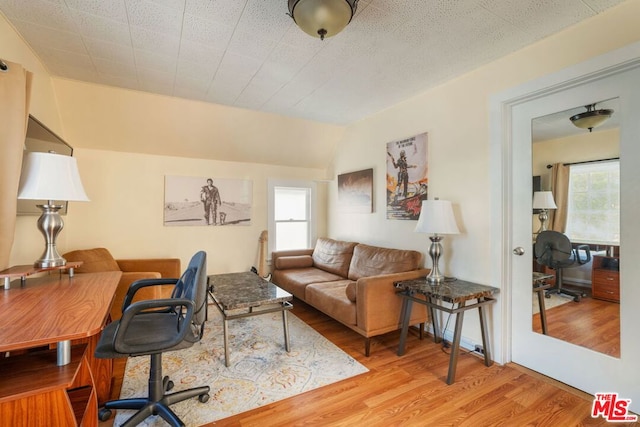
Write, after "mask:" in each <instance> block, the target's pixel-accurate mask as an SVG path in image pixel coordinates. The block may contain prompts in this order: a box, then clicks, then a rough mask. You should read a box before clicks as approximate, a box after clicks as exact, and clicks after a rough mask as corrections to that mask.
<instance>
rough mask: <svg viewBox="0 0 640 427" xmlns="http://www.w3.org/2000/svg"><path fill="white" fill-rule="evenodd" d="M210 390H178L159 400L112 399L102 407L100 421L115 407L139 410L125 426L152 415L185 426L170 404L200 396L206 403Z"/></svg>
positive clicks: (135, 423) (171, 423) (199, 388)
mask: <svg viewBox="0 0 640 427" xmlns="http://www.w3.org/2000/svg"><path fill="white" fill-rule="evenodd" d="M209 390H210V388H209V386H204V387H196V388H192V389H189V390H183V391H177V392H175V393H171V394H166V395H164V396H163V397H162V399H160V400H159V401H157V402H154V401H150V400H149V399H145V398H134V399H121V400H112V401H110V402H106V403H105V404H104V408H100V410H99V412H98V417H99V419H100V421H106V420H108V419H109V418H110V417H111V414H112V410H113V409H133V410H136V409H137V410H138V412H136V413H135V414H134V415H133V416H132V417H131V418H129V419H128V420H127V421H126V422H125V423H124V424H123V425H122V426H123V427H130V426H131V427H133V426H137V425H138V424H140V423H141V422H142V421H144V420H145V419H147V418H148V417H150V416H151V415H159V416H160V417H161V418H162V419H163V420H165V421H166V422H167V423H169V425H171V426H174V427H184V423H183V422H182V421H181V420H180V418H178V416H177V415H176V414H175V412H173V411H172V410H171V408H169V405H172V404H174V403H177V402H182V401H183V400H187V399H190V398H192V397H198V400H199V401H200V402H201V403H206V402H207V401H209ZM103 417H104V418H103Z"/></svg>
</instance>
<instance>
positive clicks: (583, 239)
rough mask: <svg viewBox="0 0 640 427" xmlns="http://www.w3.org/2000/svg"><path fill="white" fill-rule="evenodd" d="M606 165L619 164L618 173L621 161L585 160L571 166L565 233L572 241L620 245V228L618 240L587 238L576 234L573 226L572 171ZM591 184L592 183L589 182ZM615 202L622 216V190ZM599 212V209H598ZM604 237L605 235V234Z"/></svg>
mask: <svg viewBox="0 0 640 427" xmlns="http://www.w3.org/2000/svg"><path fill="white" fill-rule="evenodd" d="M606 165H617V167H618V173H619V172H620V161H619V160H618V159H609V160H601V161H595V162H584V163H576V164H574V165H571V166H570V171H569V193H568V197H569V200H568V203H569V206H568V211H567V226H566V230H565V233H566V234H567V235H568V236H569V238H570V239H571V241H575V242H577V243H586V244H593V245H606V246H608V245H614V246H618V245H620V230H619V229H618V240H617V241H616V240H607V239H604V238H601V239H590V238H586V237H582V236H579V235H578V236H576V235H575V234H574V231H573V229H572V228H571V213H572V208H573V203H574V201H573V200H572V191H571V179H573V176H572V173H573V170H575V169H577V170H580V169H583V170H584V169H588V168H589V167H593V168H594V169H597V168H598V166H606ZM589 184H591V183H589ZM607 195H609V196H610V193H607ZM609 201H610V202H613V201H612V200H609ZM615 202H617V204H618V217H619V216H620V192H619V191H618V199H617V200H615ZM596 212H597V211H596ZM618 224H620V220H619V219H618ZM603 237H604V236H603Z"/></svg>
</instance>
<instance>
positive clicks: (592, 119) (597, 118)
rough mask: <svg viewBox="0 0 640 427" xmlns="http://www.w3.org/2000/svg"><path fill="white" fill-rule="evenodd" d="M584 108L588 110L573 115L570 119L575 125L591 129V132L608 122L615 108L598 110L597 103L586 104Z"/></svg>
mask: <svg viewBox="0 0 640 427" xmlns="http://www.w3.org/2000/svg"><path fill="white" fill-rule="evenodd" d="M584 108H586V109H587V111H585V112H584V113H579V114H576V115H574V116H571V118H570V120H571V123H573V125H574V126H576V127H579V128H580V129H589V132H592V131H593V128H595V127H598V126H600V125H601V124H603V123H604V122H606V121H607V120H608V119H609V118H610V117H611V115H612V114H613V110H607V109H604V110H596V104H591V105H585V106H584Z"/></svg>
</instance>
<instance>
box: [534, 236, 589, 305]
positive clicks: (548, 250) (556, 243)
mask: <svg viewBox="0 0 640 427" xmlns="http://www.w3.org/2000/svg"><path fill="white" fill-rule="evenodd" d="M580 251H584V252H585V257H584V258H581V257H580ZM534 256H535V258H536V261H537V262H538V264H540V265H544V266H547V267H550V268H553V269H554V270H555V271H556V285H555V286H554V287H552V288H550V289H548V290H547V292H546V297H547V298H549V297H550V296H551V294H554V293H555V294H565V295H569V296H572V297H573V300H574V301H576V302H579V301H580V298H582V297H584V296H585V295H586V294H585V293H584V292H574V291H569V290H567V289H563V287H562V271H563V270H564V269H565V268H571V267H579V266H580V265H583V264H586V263H588V262H589V261H591V252H590V251H589V245H578V246H577V247H575V248H574V247H573V245H572V244H571V241H569V238H568V237H567V236H566V235H564V234H562V233H559V232H557V231H550V230H547V231H543V232H541V233H540V234H538V237H537V238H536V243H535V245H534Z"/></svg>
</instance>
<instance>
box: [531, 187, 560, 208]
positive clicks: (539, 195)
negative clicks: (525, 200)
mask: <svg viewBox="0 0 640 427" xmlns="http://www.w3.org/2000/svg"><path fill="white" fill-rule="evenodd" d="M533 209H558V207H557V206H556V202H555V201H554V200H553V194H552V193H551V191H536V192H535V193H533Z"/></svg>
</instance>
